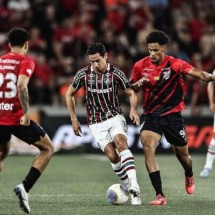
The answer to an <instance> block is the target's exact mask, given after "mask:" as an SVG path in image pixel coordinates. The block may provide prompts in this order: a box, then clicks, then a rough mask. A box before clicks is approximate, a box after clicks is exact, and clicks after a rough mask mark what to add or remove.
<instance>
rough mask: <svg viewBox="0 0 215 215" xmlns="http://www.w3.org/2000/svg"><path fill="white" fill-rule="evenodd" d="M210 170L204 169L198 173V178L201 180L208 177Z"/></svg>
mask: <svg viewBox="0 0 215 215" xmlns="http://www.w3.org/2000/svg"><path fill="white" fill-rule="evenodd" d="M210 171H211V170H210V169H208V168H204V169H203V170H202V171H201V172H200V177H202V178H207V177H208V176H209V175H210Z"/></svg>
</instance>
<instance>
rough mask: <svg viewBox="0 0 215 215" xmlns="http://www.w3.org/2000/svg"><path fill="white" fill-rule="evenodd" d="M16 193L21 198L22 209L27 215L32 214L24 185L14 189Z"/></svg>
mask: <svg viewBox="0 0 215 215" xmlns="http://www.w3.org/2000/svg"><path fill="white" fill-rule="evenodd" d="M14 192H15V193H16V195H17V197H18V198H19V204H20V208H21V209H22V210H23V211H24V212H25V213H27V214H29V213H30V211H31V209H30V207H29V204H28V193H27V192H26V191H25V188H24V186H23V184H19V185H17V186H16V187H15V188H14Z"/></svg>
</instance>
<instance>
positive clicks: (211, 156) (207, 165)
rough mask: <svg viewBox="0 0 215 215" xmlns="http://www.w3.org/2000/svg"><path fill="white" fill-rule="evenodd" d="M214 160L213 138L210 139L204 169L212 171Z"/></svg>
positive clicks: (214, 145) (214, 141)
mask: <svg viewBox="0 0 215 215" xmlns="http://www.w3.org/2000/svg"><path fill="white" fill-rule="evenodd" d="M214 158H215V140H214V138H212V139H211V142H210V144H209V146H208V152H207V156H206V163H205V166H204V168H207V169H212V168H213V162H214Z"/></svg>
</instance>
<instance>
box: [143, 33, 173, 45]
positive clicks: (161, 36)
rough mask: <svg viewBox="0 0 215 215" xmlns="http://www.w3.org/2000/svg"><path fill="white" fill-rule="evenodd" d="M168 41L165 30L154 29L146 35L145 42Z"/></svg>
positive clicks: (165, 42) (160, 43)
mask: <svg viewBox="0 0 215 215" xmlns="http://www.w3.org/2000/svg"><path fill="white" fill-rule="evenodd" d="M168 42H169V38H168V36H167V35H166V33H165V32H163V31H159V30H155V31H152V32H150V33H149V34H148V35H147V37H146V43H147V44H149V43H159V45H165V44H167V43H168Z"/></svg>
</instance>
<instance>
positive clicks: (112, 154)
mask: <svg viewBox="0 0 215 215" xmlns="http://www.w3.org/2000/svg"><path fill="white" fill-rule="evenodd" d="M104 154H105V155H106V156H107V158H108V159H109V160H110V162H111V166H112V169H113V171H114V172H115V173H116V175H117V176H118V177H119V178H120V180H121V181H122V183H123V184H124V185H125V186H126V187H128V186H129V180H128V175H127V173H126V171H125V169H124V167H123V166H122V164H121V158H120V156H119V154H118V152H117V151H116V148H115V145H114V143H113V142H111V143H109V144H107V145H106V146H105V148H104Z"/></svg>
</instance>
